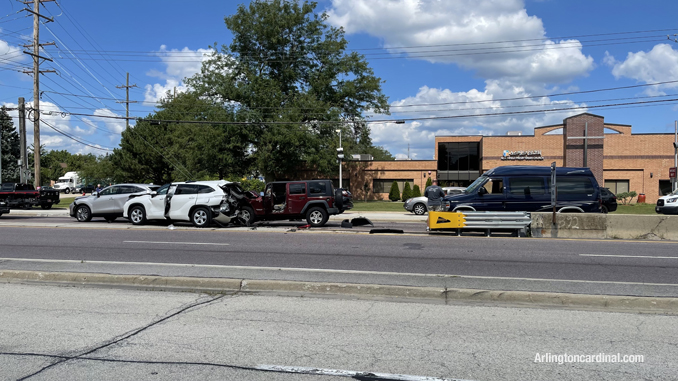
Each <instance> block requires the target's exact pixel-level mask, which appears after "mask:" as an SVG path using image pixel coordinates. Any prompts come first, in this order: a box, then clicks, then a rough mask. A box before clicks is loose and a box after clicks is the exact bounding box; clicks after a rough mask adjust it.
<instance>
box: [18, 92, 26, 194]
mask: <svg viewBox="0 0 678 381" xmlns="http://www.w3.org/2000/svg"><path fill="white" fill-rule="evenodd" d="M25 102H26V101H25V100H24V98H23V97H21V98H19V142H20V147H21V149H20V152H19V159H20V160H21V165H20V166H19V171H21V172H20V174H19V177H20V179H21V183H22V184H23V183H27V182H28V179H27V178H26V172H27V171H26V169H27V168H28V162H27V161H26V158H27V157H28V155H26V103H25Z"/></svg>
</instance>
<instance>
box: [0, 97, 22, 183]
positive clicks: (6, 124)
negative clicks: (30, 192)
mask: <svg viewBox="0 0 678 381" xmlns="http://www.w3.org/2000/svg"><path fill="white" fill-rule="evenodd" d="M0 137H2V139H0V148H1V149H0V152H1V153H2V156H0V160H2V162H1V163H2V173H1V174H0V175H1V176H0V179H1V180H2V182H18V181H19V178H20V175H21V173H20V168H19V164H18V160H19V156H20V150H21V147H20V144H21V143H20V141H19V134H18V133H17V131H16V129H15V128H14V123H13V122H12V118H11V117H10V116H9V114H8V113H7V110H6V109H5V106H2V107H1V108H0Z"/></svg>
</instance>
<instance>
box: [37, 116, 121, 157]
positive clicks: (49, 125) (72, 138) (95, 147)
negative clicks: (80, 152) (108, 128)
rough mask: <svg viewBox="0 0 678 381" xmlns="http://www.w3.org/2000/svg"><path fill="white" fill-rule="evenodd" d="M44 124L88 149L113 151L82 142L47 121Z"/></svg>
mask: <svg viewBox="0 0 678 381" xmlns="http://www.w3.org/2000/svg"><path fill="white" fill-rule="evenodd" d="M42 123H44V124H45V125H46V126H47V127H49V128H51V129H53V130H54V131H56V132H58V133H59V134H61V135H63V136H65V137H67V138H69V139H71V140H73V141H76V142H78V143H80V144H83V145H86V146H88V147H92V148H94V149H98V150H102V151H111V150H112V149H109V148H102V147H101V146H95V145H93V144H96V143H92V144H89V143H86V141H85V140H84V139H83V141H81V140H79V139H78V138H76V137H74V136H72V135H69V134H67V133H65V132H63V131H61V130H60V129H58V128H56V127H54V126H52V125H51V124H49V123H48V122H47V121H45V120H43V121H42ZM90 143H91V142H90Z"/></svg>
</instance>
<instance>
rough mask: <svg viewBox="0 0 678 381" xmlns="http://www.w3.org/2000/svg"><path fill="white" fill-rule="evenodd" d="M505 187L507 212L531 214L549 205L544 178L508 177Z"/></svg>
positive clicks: (549, 197)
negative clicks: (506, 186)
mask: <svg viewBox="0 0 678 381" xmlns="http://www.w3.org/2000/svg"><path fill="white" fill-rule="evenodd" d="M507 185H508V189H507V192H506V193H507V200H506V210H507V211H515V212H532V211H536V210H541V209H544V208H545V207H547V206H548V205H549V204H550V203H551V195H550V192H548V191H547V188H546V178H545V177H539V176H535V177H509V178H508V184H507Z"/></svg>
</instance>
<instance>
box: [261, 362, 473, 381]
mask: <svg viewBox="0 0 678 381" xmlns="http://www.w3.org/2000/svg"><path fill="white" fill-rule="evenodd" d="M254 368H255V369H258V370H263V371H268V372H279V373H297V374H315V375H323V376H337V377H351V378H354V377H357V376H362V377H370V379H375V380H380V379H383V380H394V381H471V380H461V379H457V378H438V377H424V376H410V375H407V374H390V373H372V372H356V371H353V370H341V369H322V368H308V367H303V366H285V365H257V366H255V367H254Z"/></svg>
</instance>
